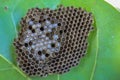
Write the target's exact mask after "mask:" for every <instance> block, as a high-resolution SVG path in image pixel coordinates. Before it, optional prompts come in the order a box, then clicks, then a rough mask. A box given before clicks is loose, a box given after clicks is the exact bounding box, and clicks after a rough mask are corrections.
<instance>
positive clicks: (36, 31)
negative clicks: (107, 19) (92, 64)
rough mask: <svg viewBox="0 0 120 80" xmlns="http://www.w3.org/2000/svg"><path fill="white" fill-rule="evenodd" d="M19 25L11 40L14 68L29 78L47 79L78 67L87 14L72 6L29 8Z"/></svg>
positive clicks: (90, 20)
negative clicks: (17, 33) (19, 28)
mask: <svg viewBox="0 0 120 80" xmlns="http://www.w3.org/2000/svg"><path fill="white" fill-rule="evenodd" d="M20 24H21V30H20V32H19V35H18V37H17V38H16V39H15V41H14V45H15V47H16V54H17V63H18V66H19V67H20V68H21V69H22V70H23V71H24V72H25V73H26V74H28V75H30V76H33V75H37V76H47V75H48V74H53V73H57V74H62V73H65V72H68V71H69V70H70V69H71V68H72V67H74V66H76V65H78V63H79V61H80V59H81V57H82V56H84V55H85V53H86V49H87V45H88V43H87V37H88V34H89V32H90V31H92V29H93V27H92V24H93V18H92V15H91V13H88V12H86V11H85V10H83V9H82V8H74V7H73V6H70V7H63V6H59V7H58V9H56V10H50V9H48V8H45V9H39V8H32V9H30V10H28V12H27V14H26V16H25V17H23V18H22V20H21V22H20Z"/></svg>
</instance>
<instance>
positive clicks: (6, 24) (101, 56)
mask: <svg viewBox="0 0 120 80" xmlns="http://www.w3.org/2000/svg"><path fill="white" fill-rule="evenodd" d="M59 4H62V5H64V6H71V5H73V6H75V7H82V8H84V9H86V10H87V11H89V12H92V13H93V16H94V20H95V21H94V26H95V30H94V31H93V32H92V33H91V34H90V36H89V46H88V50H87V54H86V56H85V57H84V58H82V60H81V61H80V64H79V66H77V67H74V68H72V70H71V71H70V72H68V73H65V74H63V75H50V76H48V77H46V78H41V77H30V78H31V79H32V80H119V79H120V76H119V74H120V68H119V67H120V62H119V61H120V56H119V55H120V50H119V44H120V31H119V30H120V12H118V11H117V10H116V9H114V8H113V7H112V6H111V5H109V4H108V3H106V2H104V1H103V0H31V1H29V0H26V1H24V0H12V1H10V0H0V44H1V46H0V53H1V55H2V56H3V57H4V58H6V59H7V60H8V61H10V62H11V63H14V65H15V62H14V61H15V60H14V58H13V56H14V55H15V51H14V48H13V46H12V43H13V39H14V38H15V37H16V36H17V28H18V27H19V21H20V19H21V17H23V16H24V15H25V14H26V12H27V10H28V9H30V8H32V7H39V8H47V7H49V8H51V9H55V8H56V7H57V5H59ZM4 58H2V57H0V80H6V77H5V75H8V74H9V75H8V77H11V76H14V77H13V79H11V80H17V78H18V77H20V78H21V79H20V80H24V79H26V80H28V79H30V78H27V77H25V74H23V73H22V72H20V71H16V69H17V70H18V68H15V69H14V68H13V67H12V66H14V65H13V64H10V63H8V62H6V60H4ZM15 66H16V65H15ZM9 68H10V69H9ZM3 72H4V74H3ZM21 73H22V74H23V75H21ZM1 76H3V77H1Z"/></svg>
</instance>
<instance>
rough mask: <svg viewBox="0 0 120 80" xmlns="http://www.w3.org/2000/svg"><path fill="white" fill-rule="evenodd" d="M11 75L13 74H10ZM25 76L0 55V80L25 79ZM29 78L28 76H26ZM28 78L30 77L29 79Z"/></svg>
mask: <svg viewBox="0 0 120 80" xmlns="http://www.w3.org/2000/svg"><path fill="white" fill-rule="evenodd" d="M11 75H13V76H11ZM26 79H27V77H26V76H25V75H24V74H23V73H21V71H20V70H19V69H17V67H15V66H14V65H13V64H12V63H10V62H9V61H7V60H6V59H4V58H3V57H2V56H0V80H26ZM28 79H29V78H28ZM29 80H30V79H29Z"/></svg>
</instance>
